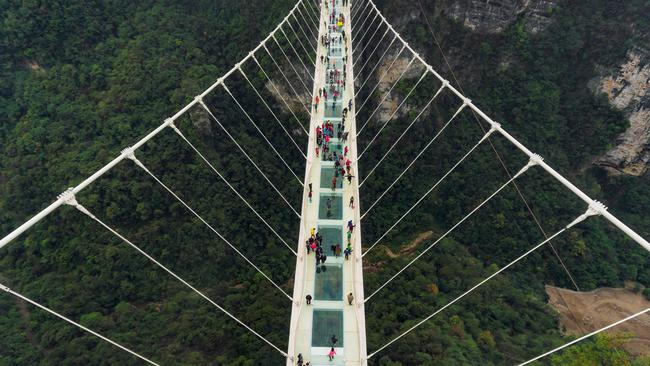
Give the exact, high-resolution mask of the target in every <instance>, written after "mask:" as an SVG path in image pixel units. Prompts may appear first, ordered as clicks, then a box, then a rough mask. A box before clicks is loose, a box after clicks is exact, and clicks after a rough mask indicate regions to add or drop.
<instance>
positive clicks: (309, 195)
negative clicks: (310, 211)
mask: <svg viewBox="0 0 650 366" xmlns="http://www.w3.org/2000/svg"><path fill="white" fill-rule="evenodd" d="M312 194H313V192H312V191H309V193H308V194H307V196H308V197H309V203H310V204H311V196H312Z"/></svg>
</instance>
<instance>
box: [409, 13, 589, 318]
mask: <svg viewBox="0 0 650 366" xmlns="http://www.w3.org/2000/svg"><path fill="white" fill-rule="evenodd" d="M418 5H419V7H420V12H421V13H422V15H423V16H424V20H425V21H426V23H427V27H428V29H429V32H430V33H431V36H432V37H433V40H434V41H435V43H436V45H437V47H438V49H439V50H440V54H441V55H442V58H443V60H444V61H445V63H446V64H447V68H448V69H449V71H450V72H451V75H452V77H453V78H454V80H455V81H456V84H457V85H458V88H459V89H460V92H461V93H462V94H465V91H464V90H463V86H462V85H461V84H460V81H459V80H458V78H457V77H456V73H455V72H454V70H453V68H452V67H451V64H450V63H449V60H448V59H447V57H446V56H445V53H444V51H443V49H442V46H441V45H440V42H438V37H436V35H435V33H434V32H433V27H431V23H430V22H429V18H428V17H427V16H426V13H425V12H424V8H423V7H422V2H421V1H420V0H418ZM472 115H473V116H474V119H475V120H476V123H477V124H478V125H479V127H480V128H481V130H483V131H485V128H484V127H483V124H482V123H481V121H480V120H479V118H478V116H477V115H476V112H475V111H474V110H473V109H472ZM488 143H489V144H490V148H491V149H492V151H494V154H495V155H496V157H497V160H498V161H499V163H500V164H501V166H502V167H503V169H504V171H505V172H506V174H507V175H508V176H511V173H510V170H509V169H508V167H507V166H506V164H505V162H504V161H503V159H502V158H501V154H499V151H498V150H497V149H496V147H495V146H494V144H493V143H492V140H488ZM513 187H514V189H515V191H516V192H517V195H519V197H520V198H521V200H522V201H523V203H524V205H525V206H526V209H527V210H528V212H529V213H530V215H531V216H532V218H533V220H534V221H535V224H537V227H538V228H539V230H540V232H541V233H542V235H544V237H548V235H547V234H546V231H545V230H544V228H543V227H542V224H541V222H540V220H539V219H538V218H537V215H536V214H535V212H534V211H533V210H532V208H531V207H530V205H529V204H528V201H527V200H526V197H525V196H524V194H523V192H522V191H521V189H519V185H518V184H517V182H515V184H514V185H513ZM549 246H550V247H551V250H552V251H553V253H554V254H555V256H556V257H557V259H558V261H559V262H560V264H561V265H562V268H564V272H565V273H566V274H567V276H568V277H569V279H570V280H571V282H572V283H573V286H574V287H575V288H576V290H578V291H580V287H579V286H578V283H577V282H576V281H575V279H574V278H573V275H571V272H570V271H569V268H568V267H567V266H566V264H565V263H564V261H563V260H562V258H561V257H560V254H559V253H558V251H557V250H556V249H555V246H554V245H553V243H550V245H549ZM565 303H566V301H565ZM567 307H568V305H567ZM571 313H572V314H573V312H571ZM574 318H575V316H574Z"/></svg>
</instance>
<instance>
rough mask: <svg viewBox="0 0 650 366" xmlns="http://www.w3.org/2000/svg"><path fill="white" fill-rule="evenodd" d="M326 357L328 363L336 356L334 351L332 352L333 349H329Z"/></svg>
mask: <svg viewBox="0 0 650 366" xmlns="http://www.w3.org/2000/svg"><path fill="white" fill-rule="evenodd" d="M327 356H328V357H329V358H330V361H332V360H333V359H334V356H336V351H335V350H334V347H332V349H330V352H329V353H328V354H327Z"/></svg>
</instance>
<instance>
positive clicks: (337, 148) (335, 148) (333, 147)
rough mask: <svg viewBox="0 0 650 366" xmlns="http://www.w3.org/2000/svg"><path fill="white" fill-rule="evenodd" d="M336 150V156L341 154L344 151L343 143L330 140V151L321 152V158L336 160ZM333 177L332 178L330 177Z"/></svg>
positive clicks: (323, 159)
mask: <svg viewBox="0 0 650 366" xmlns="http://www.w3.org/2000/svg"><path fill="white" fill-rule="evenodd" d="M335 152H336V156H339V155H341V154H342V153H343V145H342V144H340V143H337V142H330V144H329V152H328V153H327V154H324V153H323V154H321V160H322V161H334V160H333V158H334V153H335ZM330 179H331V178H330Z"/></svg>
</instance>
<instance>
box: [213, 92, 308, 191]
mask: <svg viewBox="0 0 650 366" xmlns="http://www.w3.org/2000/svg"><path fill="white" fill-rule="evenodd" d="M221 86H222V87H223V89H224V90H225V91H226V92H227V93H228V95H230V97H231V98H232V100H234V101H235V103H236V104H237V106H238V107H239V109H240V110H241V111H242V113H244V115H245V116H246V118H248V120H249V121H250V122H251V123H252V124H253V126H254V127H255V129H256V130H257V132H259V133H260V135H262V137H263V138H264V141H266V143H267V144H268V145H269V146H270V147H271V150H273V152H275V155H277V156H278V158H279V159H280V160H281V161H282V163H284V166H285V167H287V169H288V170H289V171H290V172H291V174H293V176H294V177H296V180H297V181H298V184H300V185H301V186H302V185H303V183H302V181H301V180H300V178H298V176H297V175H296V173H294V171H293V169H291V167H290V166H289V164H288V163H287V161H286V160H285V159H284V158H283V157H282V155H280V153H279V152H278V150H277V149H276V148H275V146H273V144H272V143H271V141H269V139H268V138H267V137H266V135H265V134H264V132H262V130H260V128H259V127H258V126H257V124H256V123H255V121H253V119H252V118H251V116H250V115H249V114H248V112H246V110H245V109H244V107H242V105H241V104H240V103H239V101H238V100H237V98H235V96H234V95H233V94H232V92H231V91H230V89H229V88H228V87H227V86H226V83H223V84H221Z"/></svg>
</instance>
